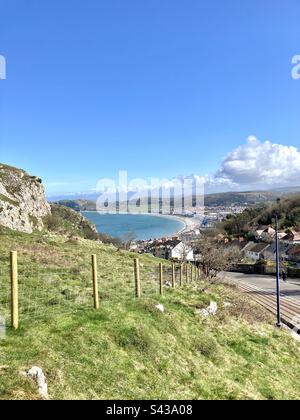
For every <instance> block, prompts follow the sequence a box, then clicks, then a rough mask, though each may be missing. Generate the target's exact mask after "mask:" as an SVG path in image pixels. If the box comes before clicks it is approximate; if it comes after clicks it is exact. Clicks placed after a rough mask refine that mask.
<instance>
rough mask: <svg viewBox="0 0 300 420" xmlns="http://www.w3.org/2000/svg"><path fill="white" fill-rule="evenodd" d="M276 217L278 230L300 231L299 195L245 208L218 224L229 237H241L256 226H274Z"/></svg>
mask: <svg viewBox="0 0 300 420" xmlns="http://www.w3.org/2000/svg"><path fill="white" fill-rule="evenodd" d="M275 215H277V216H278V223H279V228H280V229H285V230H288V229H296V230H299V229H300V194H294V195H291V196H288V197H286V198H282V199H281V200H280V202H279V203H277V202H276V203H274V202H273V203H270V204H267V205H263V203H262V206H256V207H253V208H247V209H246V210H244V211H243V213H241V214H232V215H229V216H227V219H226V220H225V221H224V222H222V223H221V224H220V227H221V228H223V229H224V230H225V231H226V233H227V234H229V235H243V234H247V233H249V232H252V231H253V230H254V229H256V228H257V227H258V226H269V225H274V218H275Z"/></svg>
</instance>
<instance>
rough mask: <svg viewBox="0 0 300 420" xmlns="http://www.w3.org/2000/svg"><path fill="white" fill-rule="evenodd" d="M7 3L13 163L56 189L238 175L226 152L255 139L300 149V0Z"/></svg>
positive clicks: (1, 139) (6, 154)
mask: <svg viewBox="0 0 300 420" xmlns="http://www.w3.org/2000/svg"><path fill="white" fill-rule="evenodd" d="M0 6H1V22H0V54H1V55H3V56H5V58H6V61H7V79H6V80H0V161H2V162H5V163H8V164H11V165H14V166H18V167H22V168H24V169H26V170H27V171H29V172H31V173H33V174H36V175H39V176H41V177H42V178H43V180H44V182H45V183H46V185H47V191H48V193H49V194H52V193H56V192H72V191H88V190H90V189H92V188H94V187H95V184H96V181H97V180H98V179H99V178H102V177H106V178H107V177H113V178H114V177H115V176H116V175H117V172H118V171H119V170H121V169H126V170H128V172H129V176H130V177H144V178H149V177H168V178H170V177H173V176H177V175H181V174H184V175H188V174H191V173H195V174H201V175H204V174H215V173H216V172H217V171H219V173H221V174H222V176H223V175H224V176H225V177H228V176H229V175H228V174H229V172H228V170H227V169H226V168H228V165H227V162H225V163H224V157H225V156H226V155H227V154H228V153H230V152H232V151H235V150H236V149H237V148H238V147H239V146H243V145H246V142H247V138H248V137H249V136H256V137H257V138H258V139H259V140H260V141H261V143H259V142H258V143H257V144H258V146H259V147H262V148H263V149H257V146H255V142H252V143H251V144H252V145H253V144H254V146H255V147H254V148H255V150H256V151H257V150H260V151H261V150H265V151H266V150H267V152H266V153H273V151H274V149H273V147H269V148H268V147H267V148H264V144H265V143H264V142H265V140H270V142H271V146H272V145H273V144H275V145H276V144H279V145H282V147H281V149H280V151H279V152H278V153H279V155H278V153H277V155H276V156H277V158H278V156H280V153H285V154H286V153H289V152H290V151H291V149H290V148H289V149H288V148H284V146H294V147H296V148H298V147H299V146H300V138H299V133H300V118H299V117H300V115H299V114H300V107H299V95H300V80H294V79H293V78H292V77H291V69H292V64H291V60H292V57H293V56H294V55H296V54H300V25H299V19H300V1H299V0H285V1H283V0H243V2H241V1H240V0H202V1H201V0H184V1H183V0H145V1H140V0H126V1H124V0H106V1H104V0H86V1H85V2H82V1H81V0H80V1H79V0H72V1H71V0H68V1H67V0H65V1H58V0H51V1H48V0H43V1H38V0H36V1H34V0H27V1H26V2H24V1H21V0H18V1H16V0H7V1H6V0H0ZM248 146H249V144H248ZM244 147H245V148H246V147H247V146H244ZM245 148H244V149H243V148H242V149H238V150H239V151H240V152H238V153H239V156H244V155H245V150H246V149H245ZM250 149H251V147H250ZM250 149H249V147H248V149H247V150H248V152H247V153H248V154H249V153H250V154H252V152H251V150H252V149H251V150H250ZM249 150H250V151H249ZM268 150H271V152H269V151H268ZM277 151H278V150H277ZM232 153H233V154H232V156H236V155H235V154H234V153H235V152H232ZM259 153H260V152H259ZM291 154H292V155H293V158H292V160H293V159H294V160H293V164H295V165H296V163H297V162H299V161H298V160H297V159H298V158H299V156H300V155H298V150H294V149H293V150H292V152H291ZM234 159H236V158H234ZM271 159H272V155H270V159H268V157H267V159H266V160H267V161H268V160H271ZM295 159H296V160H295ZM288 162H289V160H288ZM251 164H252V163H251ZM226 165H227V166H226ZM247 165H248V163H247ZM239 167H240V166H239ZM230 168H231V169H232V165H231V166H230ZM273 169H274V168H273ZM243 171H244V172H245V169H243ZM273 172H274V170H273ZM230 176H231V175H230ZM230 176H229V177H230ZM264 176H265V175H264ZM292 176H294V175H292ZM238 177H239V175H236V176H235V178H236V179H233V178H234V177H233V178H232V180H233V182H234V183H236V184H238V183H239V180H238ZM243 179H244V178H243ZM270 179H271V178H270ZM272 179H273V178H272ZM250 181H251V180H250ZM250 181H249V179H248V178H247V181H245V182H246V183H244V184H243V185H246V184H247V183H248V184H249V182H250ZM295 182H296V180H295ZM256 183H257V180H256ZM262 183H263V180H262ZM275 183H276V182H275ZM248 184H247V186H248ZM250 184H251V182H250ZM250 184H249V185H250Z"/></svg>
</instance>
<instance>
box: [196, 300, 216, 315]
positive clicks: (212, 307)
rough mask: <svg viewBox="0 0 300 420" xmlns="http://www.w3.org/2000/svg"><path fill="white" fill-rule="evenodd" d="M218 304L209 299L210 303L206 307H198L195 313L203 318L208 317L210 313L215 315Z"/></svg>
mask: <svg viewBox="0 0 300 420" xmlns="http://www.w3.org/2000/svg"><path fill="white" fill-rule="evenodd" d="M217 310H218V305H217V303H216V302H213V301H211V302H210V305H209V306H208V307H207V308H206V309H199V310H198V311H197V313H198V314H199V315H201V316H203V317H204V318H208V317H209V316H210V315H216V313H217Z"/></svg>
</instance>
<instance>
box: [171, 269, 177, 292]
mask: <svg viewBox="0 0 300 420" xmlns="http://www.w3.org/2000/svg"><path fill="white" fill-rule="evenodd" d="M175 282H176V272H175V264H173V265H172V287H173V289H174V287H175Z"/></svg>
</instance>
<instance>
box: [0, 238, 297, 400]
mask: <svg viewBox="0 0 300 420" xmlns="http://www.w3.org/2000/svg"><path fill="white" fill-rule="evenodd" d="M10 249H17V250H18V252H19V266H20V283H21V291H22V292H21V301H20V306H21V328H20V330H19V331H17V332H15V331H12V330H11V329H9V330H8V332H7V336H6V339H5V340H0V398H1V399H38V398H39V396H38V394H37V390H36V386H35V384H34V383H32V382H31V381H30V380H28V379H26V378H24V377H23V376H22V375H21V372H22V371H25V370H27V369H29V368H31V367H32V366H33V365H37V366H39V367H41V368H42V369H43V370H44V372H45V374H46V377H47V382H48V386H49V394H50V398H52V399H149V398H151V399H172V398H174V399H285V398H293V399H298V398H299V397H300V372H299V369H298V364H299V363H298V361H299V344H298V343H297V342H295V341H294V340H293V339H292V338H291V336H290V334H289V333H288V332H286V331H279V330H277V329H275V328H274V326H273V324H272V319H271V318H270V315H269V314H268V313H266V312H265V311H264V310H263V309H262V308H261V307H259V306H257V305H255V304H253V303H252V302H249V301H248V300H247V299H246V298H245V297H244V296H242V295H241V294H240V293H239V292H238V291H237V290H235V289H234V288H231V287H229V286H226V285H222V284H213V285H208V284H206V283H204V282H199V283H198V284H192V285H185V286H183V287H181V288H177V289H175V290H170V289H169V290H166V291H165V294H164V296H163V297H161V296H159V295H158V293H157V291H158V281H157V272H158V262H159V260H157V259H155V258H153V257H151V256H142V257H141V264H142V269H141V274H142V275H141V277H142V286H143V291H144V294H143V297H142V298H141V299H140V300H137V299H135V298H134V282H133V258H134V257H135V256H136V255H135V254H130V253H127V252H125V251H119V250H117V249H116V248H114V247H109V246H107V245H101V244H97V243H94V242H90V241H87V240H82V239H80V240H78V241H74V240H72V241H69V240H67V239H66V238H62V237H58V236H47V237H45V236H43V235H41V234H35V235H25V234H19V233H11V232H9V231H7V230H3V231H2V233H1V241H0V264H1V272H2V274H5V273H6V274H5V275H2V276H1V289H0V296H1V301H0V308H2V310H3V312H4V313H6V316H8V313H7V312H6V309H7V307H8V303H9V301H8V300H7V296H8V294H7V292H8V288H7V281H6V280H7V279H8V277H7V275H8V273H7V270H8V252H9V250H10ZM92 253H96V254H97V256H98V262H99V286H100V287H99V288H100V297H101V308H100V310H99V311H95V310H93V309H92V290H91V273H90V271H91V269H90V255H91V254H92ZM169 274H170V270H167V269H166V273H165V275H166V276H167V275H169ZM5 279H6V280H5ZM33 292H34V293H33ZM211 300H215V301H216V302H217V303H218V305H219V310H218V313H217V315H216V316H215V317H211V318H209V319H203V318H202V317H201V316H200V315H199V313H198V309H199V308H204V307H206V306H207V305H208V304H209V302H210V301H211ZM224 302H230V303H231V306H230V307H224ZM157 303H162V304H163V305H164V306H165V308H166V311H165V313H160V312H159V311H157V310H156V309H155V305H156V304H157ZM1 305H2V306H1ZM24 308H25V309H27V311H26V310H25V309H24Z"/></svg>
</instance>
